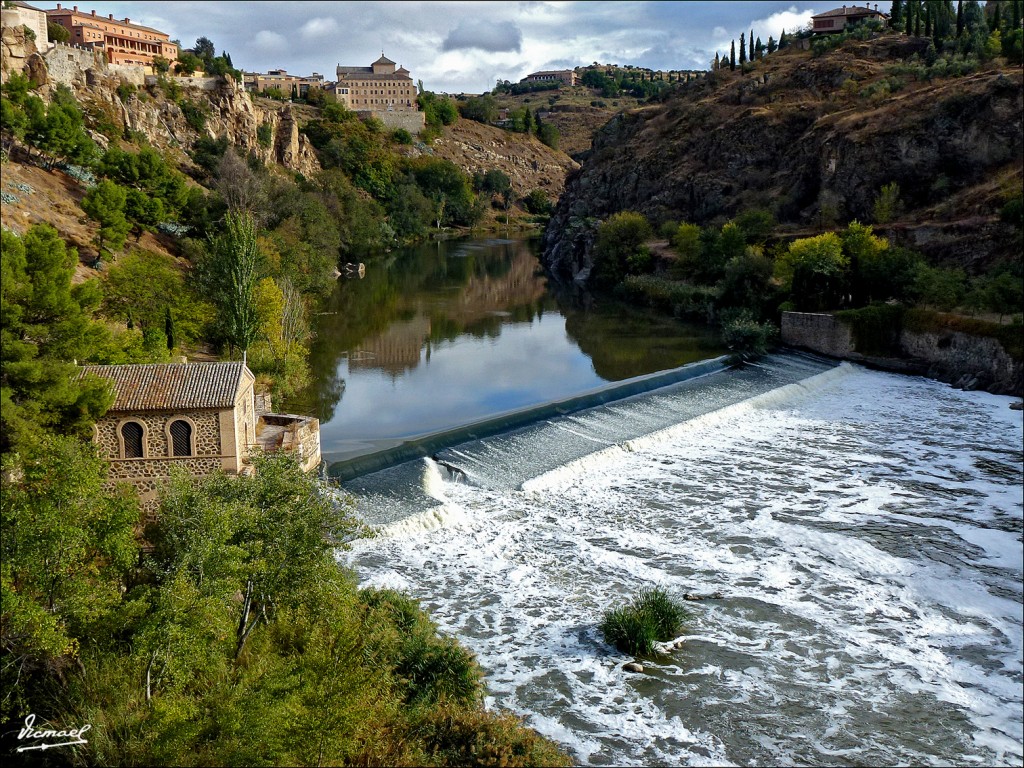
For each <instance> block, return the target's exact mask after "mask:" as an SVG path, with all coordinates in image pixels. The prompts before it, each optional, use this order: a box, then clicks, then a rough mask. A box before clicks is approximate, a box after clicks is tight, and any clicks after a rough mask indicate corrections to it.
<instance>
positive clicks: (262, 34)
mask: <svg viewBox="0 0 1024 768" xmlns="http://www.w3.org/2000/svg"><path fill="white" fill-rule="evenodd" d="M252 42H253V47H254V48H255V49H256V50H258V51H260V52H261V53H271V54H273V53H283V52H284V51H287V50H288V41H287V40H286V39H285V37H284V35H279V34H277V32H271V31H270V30H267V29H263V30H260V31H259V32H257V33H256V36H255V37H254V38H253V40H252Z"/></svg>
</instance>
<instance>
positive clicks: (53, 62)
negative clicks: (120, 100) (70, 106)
mask: <svg viewBox="0 0 1024 768" xmlns="http://www.w3.org/2000/svg"><path fill="white" fill-rule="evenodd" d="M43 60H44V61H45V62H46V70H47V72H48V73H49V76H50V79H51V80H52V81H53V82H55V83H60V84H62V85H66V86H68V87H74V84H75V82H76V81H80V82H81V81H84V78H85V72H86V70H88V69H103V68H105V67H106V60H105V59H104V58H103V54H102V53H98V52H96V51H91V50H89V49H88V48H79V47H78V46H75V45H65V44H64V43H56V44H55V45H54V46H53V48H51V49H50V50H48V51H47V52H46V53H44V54H43Z"/></svg>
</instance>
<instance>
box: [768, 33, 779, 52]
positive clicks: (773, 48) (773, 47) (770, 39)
mask: <svg viewBox="0 0 1024 768" xmlns="http://www.w3.org/2000/svg"><path fill="white" fill-rule="evenodd" d="M778 47H779V46H778V45H776V44H775V38H774V37H772V36H771V35H768V53H769V54H773V53H775V51H776V50H777V49H778Z"/></svg>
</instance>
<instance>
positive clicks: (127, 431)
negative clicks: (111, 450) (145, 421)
mask: <svg viewBox="0 0 1024 768" xmlns="http://www.w3.org/2000/svg"><path fill="white" fill-rule="evenodd" d="M142 435H143V432H142V425H141V424H139V423H138V422H136V421H129V422H127V423H126V424H124V425H122V426H121V439H122V440H123V441H124V458H126V459H141V458H142Z"/></svg>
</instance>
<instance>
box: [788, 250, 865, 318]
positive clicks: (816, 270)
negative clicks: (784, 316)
mask: <svg viewBox="0 0 1024 768" xmlns="http://www.w3.org/2000/svg"><path fill="white" fill-rule="evenodd" d="M848 268H849V259H848V258H847V257H846V256H845V255H844V254H843V243H842V240H840V238H839V236H838V235H837V234H835V233H834V232H826V233H825V234H823V235H818V236H817V237H807V238H802V239H800V240H794V241H793V242H792V243H791V244H790V246H789V248H787V249H786V250H785V251H783V252H782V253H781V254H780V255H779V257H778V258H777V259H776V261H775V276H776V277H777V278H778V279H779V280H780V282H781V283H782V286H783V289H784V290H787V291H789V292H790V295H791V298H792V301H793V303H794V304H795V305H796V306H797V308H798V309H800V310H803V311H820V310H823V309H834V308H835V307H837V306H839V302H840V301H841V298H842V296H843V295H844V293H845V289H846V276H847V270H848Z"/></svg>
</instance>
